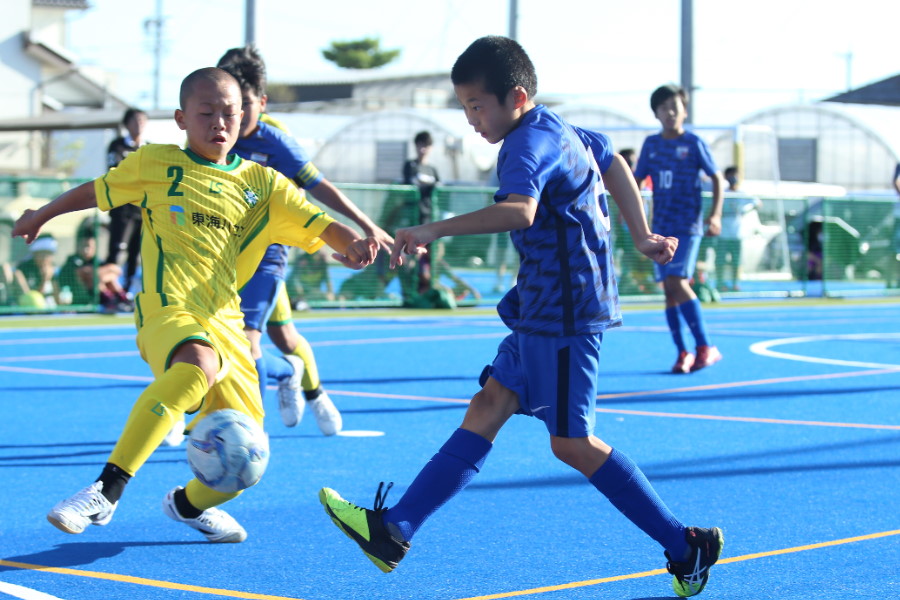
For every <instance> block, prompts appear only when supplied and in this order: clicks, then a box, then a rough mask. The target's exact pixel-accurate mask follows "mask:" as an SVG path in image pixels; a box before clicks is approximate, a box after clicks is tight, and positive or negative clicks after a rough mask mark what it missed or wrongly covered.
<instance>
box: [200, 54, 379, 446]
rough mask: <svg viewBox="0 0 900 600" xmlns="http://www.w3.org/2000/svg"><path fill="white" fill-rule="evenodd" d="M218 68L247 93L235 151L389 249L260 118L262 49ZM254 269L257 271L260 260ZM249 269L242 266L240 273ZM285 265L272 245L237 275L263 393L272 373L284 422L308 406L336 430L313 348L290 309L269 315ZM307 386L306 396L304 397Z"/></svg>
mask: <svg viewBox="0 0 900 600" xmlns="http://www.w3.org/2000/svg"><path fill="white" fill-rule="evenodd" d="M217 66H218V67H219V68H221V69H223V70H225V71H226V72H228V73H230V74H231V75H233V76H234V77H235V78H236V79H237V80H238V83H239V84H240V86H241V93H242V95H243V107H242V108H243V110H244V117H243V119H242V121H241V134H240V138H239V139H238V141H237V143H236V144H235V146H234V152H235V154H237V155H238V156H240V157H242V158H246V159H249V160H252V161H254V162H257V163H260V164H262V165H264V166H268V167H272V168H274V169H275V170H276V171H279V172H281V173H282V174H283V175H285V176H286V177H288V178H289V179H292V180H293V181H294V183H296V184H297V185H298V186H299V187H301V188H303V189H305V190H306V191H307V192H309V194H310V195H312V196H313V198H315V199H316V200H317V201H318V202H320V203H321V204H323V205H324V206H326V207H327V208H329V209H332V210H334V211H336V212H338V213H340V214H342V215H344V216H346V217H349V218H350V219H351V220H352V221H353V222H354V223H356V224H357V225H358V226H359V227H360V228H361V229H362V230H363V231H364V232H366V235H367V236H369V235H371V236H372V237H374V238H375V239H377V240H378V241H379V244H380V245H381V247H382V248H384V249H386V250H389V249H390V244H391V243H392V242H393V239H392V238H391V237H390V236H389V235H388V234H387V233H386V232H385V231H383V230H382V229H381V228H380V227H378V226H377V225H375V223H374V222H373V221H372V220H371V219H370V218H369V217H368V216H366V215H365V214H364V213H363V212H362V211H361V210H359V208H358V207H357V206H356V205H355V204H354V203H353V202H352V201H351V200H350V199H349V198H347V197H346V196H345V195H344V194H342V193H341V192H340V190H338V189H337V188H336V187H335V186H334V185H333V184H332V183H331V182H330V181H328V179H326V178H325V177H324V175H322V173H321V172H320V171H319V170H318V169H317V168H316V166H315V165H314V164H313V163H312V161H311V160H310V158H309V156H308V155H307V153H306V152H305V151H304V150H303V148H302V147H301V146H300V145H299V144H298V143H297V141H296V140H295V139H294V138H293V137H291V136H290V135H289V134H288V133H287V132H286V131H284V130H283V129H281V128H279V127H277V126H275V125H273V124H271V122H266V121H264V120H262V119H261V118H262V117H263V116H264V115H263V113H264V111H265V108H266V102H267V96H266V93H265V89H266V66H265V63H264V62H263V59H262V56H260V54H259V52H258V51H257V50H256V48H255V47H253V46H245V47H241V48H232V49H230V50H228V51H226V52H225V54H224V55H222V58H220V59H219V63H218V65H217ZM250 267H251V270H252V267H256V265H251V266H250ZM244 270H245V269H240V270H239V273H238V276H239V279H240V278H241V276H242V275H244V273H243V272H242V271H244ZM286 270H287V248H286V247H285V246H283V245H280V244H275V245H273V246H270V247H269V248H268V249H267V251H266V253H265V255H264V256H263V259H262V260H261V261H260V263H259V266H258V267H256V268H255V273H253V275H252V277H251V278H250V279H249V281H246V282H245V281H239V283H240V284H241V285H243V287H242V288H241V290H240V294H241V310H242V311H243V312H244V329H245V332H246V333H247V337H248V338H249V339H250V343H251V349H252V352H253V358H254V360H255V361H256V368H257V372H258V373H259V380H260V388H261V391H262V393H263V396H265V387H266V382H267V379H268V378H269V377H271V378H272V379H275V380H276V381H277V382H278V406H279V412H280V414H281V418H282V421H283V422H284V424H285V425H286V426H288V427H294V426H295V425H297V423H299V422H300V419H301V418H302V416H303V412H304V407H305V406H306V405H309V407H310V409H311V410H312V412H313V415H315V417H316V423H317V424H318V426H319V429H320V430H321V431H322V433H324V434H325V435H333V434H335V433H337V432H339V431H340V430H341V427H342V419H341V415H340V412H338V410H337V408H336V407H335V406H334V403H332V401H331V399H330V398H329V397H328V394H326V393H325V391H324V390H322V387H321V385H320V381H319V376H318V368H317V365H316V362H315V357H314V355H313V353H312V348H311V347H310V345H309V343H308V342H307V341H306V340H305V339H304V338H303V336H301V335H300V334H299V333H298V332H297V329H296V327H295V326H294V322H293V320H292V319H290V317H289V312H288V316H285V317H282V318H279V319H278V320H277V323H272V322H271V321H270V320H269V318H270V316H271V315H272V312H273V310H274V309H275V307H276V303H277V302H278V300H279V299H281V297H282V296H285V297H286V291H285V289H284V282H285V276H286ZM288 306H290V304H289V303H288ZM266 324H268V327H267V330H268V333H269V336H270V338H271V339H272V341H273V342H274V343H275V345H276V347H278V349H279V350H281V351H282V352H283V353H284V356H276V355H274V354H272V353H271V352H267V351H265V350H263V349H262V347H261V344H260V342H261V338H262V331H263V326H264V325H266ZM301 387H302V389H303V395H304V397H305V402H304V401H303V400H301V399H300V396H299V393H300V389H301Z"/></svg>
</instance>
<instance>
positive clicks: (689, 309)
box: [634, 85, 724, 373]
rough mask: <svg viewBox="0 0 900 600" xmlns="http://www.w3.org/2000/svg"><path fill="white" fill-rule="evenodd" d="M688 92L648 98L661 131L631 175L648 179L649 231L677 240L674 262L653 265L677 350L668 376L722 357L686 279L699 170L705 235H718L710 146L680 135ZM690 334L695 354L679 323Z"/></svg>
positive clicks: (694, 236)
mask: <svg viewBox="0 0 900 600" xmlns="http://www.w3.org/2000/svg"><path fill="white" fill-rule="evenodd" d="M687 103H688V97H687V93H686V92H685V91H684V90H683V89H681V88H680V87H678V86H675V85H664V86H662V87H659V88H657V89H656V91H654V92H653V94H652V95H651V96H650V107H651V108H652V109H653V114H654V115H655V116H656V118H657V119H658V120H659V122H660V123H661V124H662V132H660V133H657V134H654V135H651V136H649V137H647V139H646V140H644V145H643V146H642V147H641V155H640V158H638V162H637V166H636V167H635V170H634V176H635V178H637V180H638V181H643V179H644V178H645V177H647V176H648V175H649V176H650V177H651V178H652V180H653V218H652V222H653V230H654V231H658V232H660V233H661V234H662V235H666V236H673V237H676V238H678V250H677V251H676V252H675V258H673V259H672V262H670V263H669V264H667V265H654V269H655V271H656V281H661V282H662V284H663V291H664V293H665V296H666V322H667V323H668V324H669V330H670V331H671V332H672V340H673V341H674V342H675V347H676V348H677V349H678V358H677V359H676V361H675V365H674V366H673V367H672V372H673V373H690V372H691V371H697V370H699V369H702V368H704V367H708V366H710V365H712V364H714V363H717V362H718V361H720V360H721V359H722V354H721V353H720V352H719V350H718V348H716V347H715V346H714V345H712V343H711V342H710V339H709V335H708V334H707V332H706V323H705V321H704V319H703V314H702V312H701V310H700V300H699V299H698V298H697V294H695V293H694V290H692V289H691V285H690V280H691V278H692V277H693V276H694V269H695V268H696V266H697V254H698V252H699V251H700V241H701V240H702V238H703V234H704V230H703V225H704V222H703V196H702V189H701V187H700V171H703V172H704V173H706V174H707V175H708V176H709V177H710V178H711V179H712V195H713V198H712V207H711V209H710V213H709V216H708V217H707V219H706V231H705V233H706V235H709V236H717V235H719V233H720V232H721V231H722V196H723V190H724V186H723V183H722V176H721V175H720V174H719V172H718V170H717V169H716V163H715V162H714V161H713V158H712V155H711V154H710V151H709V147H708V146H707V145H706V142H704V141H703V140H702V139H700V138H699V137H697V136H696V135H695V134H693V133H691V132H690V131H685V129H684V120H685V119H686V118H687ZM682 319H684V321H685V322H686V323H687V325H688V328H689V329H690V331H691V334H692V335H693V336H694V341H695V342H696V347H697V351H696V354H694V353H693V352H690V351H689V350H688V347H687V344H685V341H684V336H683V335H682V326H681V321H682Z"/></svg>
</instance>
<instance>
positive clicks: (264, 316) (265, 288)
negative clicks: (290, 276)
mask: <svg viewBox="0 0 900 600" xmlns="http://www.w3.org/2000/svg"><path fill="white" fill-rule="evenodd" d="M283 285H284V279H283V278H281V277H278V276H277V275H273V274H272V273H266V272H264V271H257V272H256V273H254V274H253V277H251V278H250V281H248V282H247V283H246V285H244V287H243V289H242V290H241V292H240V294H241V311H243V313H244V329H253V330H254V331H265V325H266V321H268V320H269V315H271V314H272V310H273V309H274V308H275V300H277V299H278V293H279V292H280V291H281V287H282V286H283Z"/></svg>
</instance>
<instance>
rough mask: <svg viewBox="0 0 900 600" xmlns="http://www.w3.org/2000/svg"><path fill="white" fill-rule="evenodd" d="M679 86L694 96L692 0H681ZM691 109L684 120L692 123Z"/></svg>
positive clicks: (690, 95)
mask: <svg viewBox="0 0 900 600" xmlns="http://www.w3.org/2000/svg"><path fill="white" fill-rule="evenodd" d="M681 87H683V88H684V90H685V91H686V92H687V93H688V98H690V99H691V100H693V96H694V0H681ZM692 113H693V111H692V110H691V111H688V116H687V119H685V122H687V123H693V122H694V120H693V118H692Z"/></svg>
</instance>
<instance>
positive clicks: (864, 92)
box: [825, 75, 900, 106]
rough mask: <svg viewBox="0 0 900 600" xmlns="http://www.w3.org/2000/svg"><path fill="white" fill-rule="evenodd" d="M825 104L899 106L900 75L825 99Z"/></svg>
mask: <svg viewBox="0 0 900 600" xmlns="http://www.w3.org/2000/svg"><path fill="white" fill-rule="evenodd" d="M825 102H842V103H846V104H880V105H882V106H900V75H894V76H893V77H888V78H887V79H882V80H881V81H876V82H875V83H870V84H869V85H864V86H862V87H859V88H856V89H855V90H850V91H847V92H844V93H843V94H838V95H837V96H832V97H831V98H826V99H825Z"/></svg>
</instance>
